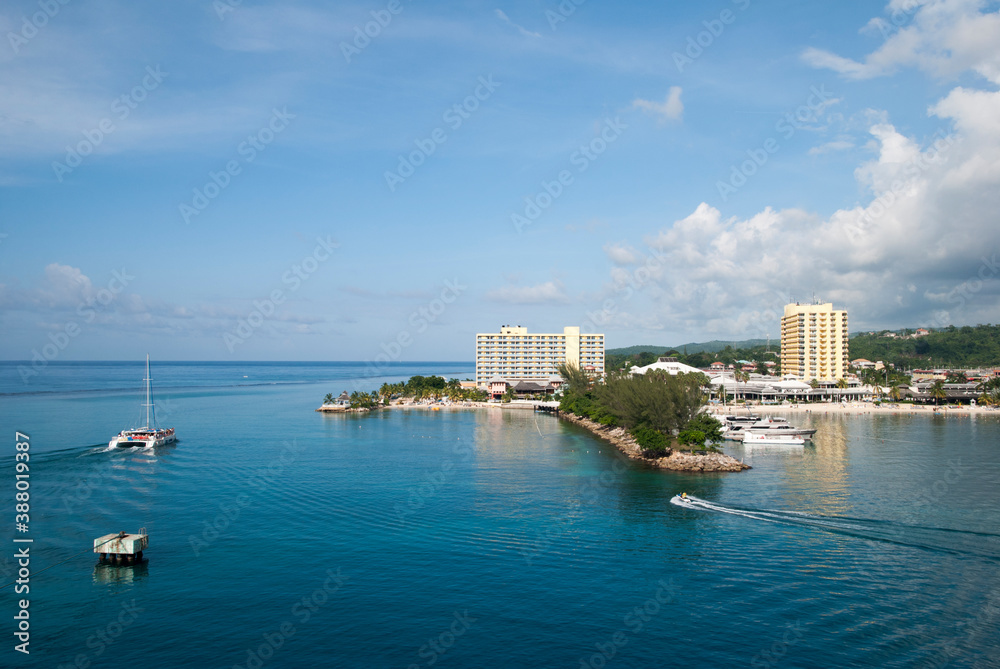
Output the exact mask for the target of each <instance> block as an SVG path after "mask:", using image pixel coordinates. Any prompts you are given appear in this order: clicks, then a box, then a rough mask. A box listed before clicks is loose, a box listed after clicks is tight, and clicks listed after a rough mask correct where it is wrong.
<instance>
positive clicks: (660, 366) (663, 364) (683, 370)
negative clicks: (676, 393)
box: [628, 358, 705, 376]
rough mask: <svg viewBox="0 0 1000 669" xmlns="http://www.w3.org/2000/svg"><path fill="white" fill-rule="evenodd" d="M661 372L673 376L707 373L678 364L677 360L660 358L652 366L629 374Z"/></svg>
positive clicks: (632, 370) (640, 368)
mask: <svg viewBox="0 0 1000 669" xmlns="http://www.w3.org/2000/svg"><path fill="white" fill-rule="evenodd" d="M657 370H659V371H661V372H666V373H667V374H670V375H671V376H677V375H678V374H704V373H705V372H704V371H702V370H700V369H698V368H697V367H692V366H691V365H685V364H684V363H683V362H677V358H660V359H659V360H657V361H656V362H654V363H653V364H651V365H646V366H645V367H633V368H632V369H630V370H628V371H629V374H645V373H646V372H652V371H657Z"/></svg>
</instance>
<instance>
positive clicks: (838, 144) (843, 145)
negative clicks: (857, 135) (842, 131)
mask: <svg viewBox="0 0 1000 669" xmlns="http://www.w3.org/2000/svg"><path fill="white" fill-rule="evenodd" d="M853 148H854V142H853V141H852V140H850V139H846V138H841V139H835V140H833V141H832V142H826V143H825V144H820V145H819V146H814V147H813V148H811V149H809V155H810V156H819V155H822V154H824V153H831V152H833V151H846V150H847V149H853Z"/></svg>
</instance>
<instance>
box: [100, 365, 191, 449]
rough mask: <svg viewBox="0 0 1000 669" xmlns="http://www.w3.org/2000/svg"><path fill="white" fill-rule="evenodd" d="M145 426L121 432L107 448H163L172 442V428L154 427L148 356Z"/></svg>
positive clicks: (154, 416) (154, 419)
mask: <svg viewBox="0 0 1000 669" xmlns="http://www.w3.org/2000/svg"><path fill="white" fill-rule="evenodd" d="M145 381H146V403H145V404H143V405H142V406H144V407H146V424H145V426H143V427H137V428H132V429H130V430H122V431H121V432H119V433H118V435H117V436H115V437H114V438H112V439H111V441H110V442H109V443H108V447H109V448H115V447H116V446H117V447H118V448H132V447H139V448H145V447H147V446H163V445H164V444H169V443H171V442H173V441H174V439H175V437H174V428H172V427H170V428H166V429H164V428H160V427H157V425H156V410H155V407H154V406H153V386H152V382H153V380H152V379H151V378H150V377H149V354H148V353H147V354H146V379H145Z"/></svg>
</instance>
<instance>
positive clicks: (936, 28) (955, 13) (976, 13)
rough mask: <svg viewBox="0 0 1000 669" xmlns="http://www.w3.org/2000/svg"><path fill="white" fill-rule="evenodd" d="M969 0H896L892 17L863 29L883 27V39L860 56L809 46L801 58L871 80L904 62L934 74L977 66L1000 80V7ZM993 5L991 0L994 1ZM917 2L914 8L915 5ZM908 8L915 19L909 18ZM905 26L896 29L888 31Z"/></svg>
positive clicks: (983, 73)
mask: <svg viewBox="0 0 1000 669" xmlns="http://www.w3.org/2000/svg"><path fill="white" fill-rule="evenodd" d="M985 4H987V3H983V2H970V1H969V0H928V1H926V2H923V3H920V4H919V5H914V3H912V2H901V1H900V0H893V1H892V2H890V3H889V4H888V5H887V6H886V12H887V14H888V15H889V17H890V21H886V20H884V19H881V18H876V19H873V20H872V21H869V23H868V25H867V26H865V28H864V29H863V30H862V31H863V32H872V30H873V29H879V30H880V32H882V33H883V34H888V35H889V36H888V38H887V39H886V40H885V42H884V43H883V44H882V45H881V46H880V47H879V48H878V49H876V50H875V51H873V52H872V53H870V54H868V55H866V56H865V57H864V58H862V59H861V60H854V59H852V58H847V57H845V56H840V55H837V54H835V53H832V52H830V51H826V50H823V49H816V48H809V49H806V50H805V51H804V52H803V54H802V58H803V60H805V62H806V63H808V64H809V65H812V66H813V67H817V68H823V69H830V70H833V71H835V72H838V73H840V74H841V75H843V76H844V77H847V78H848V79H870V78H873V77H879V76H883V75H886V74H891V73H892V72H894V71H896V70H897V69H898V68H900V67H916V68H919V69H921V70H923V71H925V72H928V73H930V74H931V75H933V76H936V77H950V76H954V75H956V74H958V73H960V72H963V71H966V70H973V71H975V72H977V73H979V74H980V75H981V76H983V77H985V78H987V79H988V80H990V81H992V82H993V83H995V84H1000V49H998V48H997V44H1000V11H995V12H986V11H984V8H983V6H984V5H985ZM990 4H992V3H990ZM914 6H915V7H916V9H913V8H912V7H914ZM908 12H912V18H910V20H909V21H908V22H907V20H906V19H907V17H908ZM897 25H901V27H899V29H898V30H895V32H890V28H891V29H895V27H896V26H897Z"/></svg>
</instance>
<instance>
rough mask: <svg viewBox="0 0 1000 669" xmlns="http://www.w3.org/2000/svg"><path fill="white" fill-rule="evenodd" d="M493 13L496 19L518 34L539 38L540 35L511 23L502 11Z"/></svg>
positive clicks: (498, 10) (496, 10) (495, 10)
mask: <svg viewBox="0 0 1000 669" xmlns="http://www.w3.org/2000/svg"><path fill="white" fill-rule="evenodd" d="M493 13H494V14H496V15H497V18H499V19H500V20H501V21H503V22H504V23H506V24H507V25H509V26H511V27H512V28H517V31H518V32H519V33H521V34H522V35H524V36H525V37H541V35H540V34H538V33H536V32H532V31H530V30H528V29H527V28H525V27H523V26H519V25H518V24H516V23H514V22H513V21H511V20H510V17H509V16H507V14H506V13H504V11H503V10H502V9H494V10H493Z"/></svg>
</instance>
